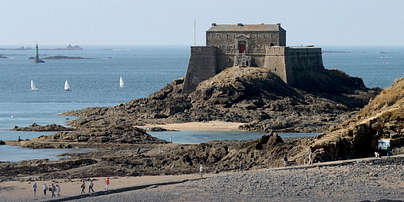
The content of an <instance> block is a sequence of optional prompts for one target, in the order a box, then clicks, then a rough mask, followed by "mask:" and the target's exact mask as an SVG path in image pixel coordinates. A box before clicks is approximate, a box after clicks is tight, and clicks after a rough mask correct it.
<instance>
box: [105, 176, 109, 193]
mask: <svg viewBox="0 0 404 202" xmlns="http://www.w3.org/2000/svg"><path fill="white" fill-rule="evenodd" d="M108 189H109V177H107V178H105V191H108Z"/></svg>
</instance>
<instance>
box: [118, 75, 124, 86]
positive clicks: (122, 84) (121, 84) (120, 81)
mask: <svg viewBox="0 0 404 202" xmlns="http://www.w3.org/2000/svg"><path fill="white" fill-rule="evenodd" d="M119 87H120V88H124V87H125V83H124V82H123V79H122V76H121V77H119Z"/></svg>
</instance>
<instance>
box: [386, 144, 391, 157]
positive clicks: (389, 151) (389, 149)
mask: <svg viewBox="0 0 404 202" xmlns="http://www.w3.org/2000/svg"><path fill="white" fill-rule="evenodd" d="M386 154H387V157H390V155H391V148H390V145H387V147H386Z"/></svg>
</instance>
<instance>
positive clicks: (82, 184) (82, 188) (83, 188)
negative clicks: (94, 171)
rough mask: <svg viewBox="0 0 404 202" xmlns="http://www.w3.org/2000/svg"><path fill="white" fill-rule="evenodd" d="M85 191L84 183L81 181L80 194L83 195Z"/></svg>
mask: <svg viewBox="0 0 404 202" xmlns="http://www.w3.org/2000/svg"><path fill="white" fill-rule="evenodd" d="M85 189H86V183H85V182H84V180H83V183H81V192H80V194H85V191H84V190H85Z"/></svg>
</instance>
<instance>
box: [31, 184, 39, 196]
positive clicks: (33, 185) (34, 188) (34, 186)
mask: <svg viewBox="0 0 404 202" xmlns="http://www.w3.org/2000/svg"><path fill="white" fill-rule="evenodd" d="M37 186H38V185H37V184H36V182H34V184H32V189H33V190H34V197H35V196H36V188H37Z"/></svg>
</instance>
